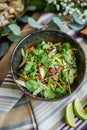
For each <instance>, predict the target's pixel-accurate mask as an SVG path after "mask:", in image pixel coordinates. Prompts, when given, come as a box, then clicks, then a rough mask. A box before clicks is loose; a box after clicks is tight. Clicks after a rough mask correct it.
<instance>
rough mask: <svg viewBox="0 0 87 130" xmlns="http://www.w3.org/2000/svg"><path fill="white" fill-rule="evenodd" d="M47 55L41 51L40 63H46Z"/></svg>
mask: <svg viewBox="0 0 87 130" xmlns="http://www.w3.org/2000/svg"><path fill="white" fill-rule="evenodd" d="M48 59H49V57H48V55H47V54H46V53H42V58H41V63H43V64H45V63H48Z"/></svg>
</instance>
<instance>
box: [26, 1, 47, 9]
mask: <svg viewBox="0 0 87 130" xmlns="http://www.w3.org/2000/svg"><path fill="white" fill-rule="evenodd" d="M29 4H30V5H33V6H36V8H37V10H39V11H43V10H44V8H45V7H46V5H47V2H46V1H45V0H30V1H29Z"/></svg>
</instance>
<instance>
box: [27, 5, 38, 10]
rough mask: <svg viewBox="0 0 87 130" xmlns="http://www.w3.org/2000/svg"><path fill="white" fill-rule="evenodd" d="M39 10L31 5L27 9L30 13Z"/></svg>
mask: <svg viewBox="0 0 87 130" xmlns="http://www.w3.org/2000/svg"><path fill="white" fill-rule="evenodd" d="M36 9H37V7H36V6H35V5H29V6H28V7H27V10H28V11H35V10H36Z"/></svg>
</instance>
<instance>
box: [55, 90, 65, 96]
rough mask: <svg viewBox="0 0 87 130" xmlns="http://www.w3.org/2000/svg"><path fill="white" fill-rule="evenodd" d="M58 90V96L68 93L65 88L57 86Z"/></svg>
mask: <svg viewBox="0 0 87 130" xmlns="http://www.w3.org/2000/svg"><path fill="white" fill-rule="evenodd" d="M56 92H57V94H58V95H57V97H59V96H62V95H65V94H66V90H65V89H64V88H57V89H56Z"/></svg>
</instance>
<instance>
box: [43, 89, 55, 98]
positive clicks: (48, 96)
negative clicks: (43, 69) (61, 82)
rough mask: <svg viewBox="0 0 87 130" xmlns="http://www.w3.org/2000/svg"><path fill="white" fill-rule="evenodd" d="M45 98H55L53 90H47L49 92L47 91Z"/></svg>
mask: <svg viewBox="0 0 87 130" xmlns="http://www.w3.org/2000/svg"><path fill="white" fill-rule="evenodd" d="M44 96H45V98H49V99H50V98H55V96H56V95H55V93H54V92H53V91H52V90H51V89H47V90H45V92H44Z"/></svg>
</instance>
